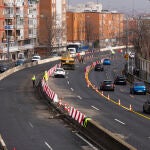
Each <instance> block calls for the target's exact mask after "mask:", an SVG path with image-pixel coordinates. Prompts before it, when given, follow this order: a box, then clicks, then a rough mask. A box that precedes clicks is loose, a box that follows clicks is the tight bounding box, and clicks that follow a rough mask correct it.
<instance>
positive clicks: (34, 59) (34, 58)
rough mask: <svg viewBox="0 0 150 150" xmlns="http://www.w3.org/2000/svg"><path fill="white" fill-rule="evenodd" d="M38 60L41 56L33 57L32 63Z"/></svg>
mask: <svg viewBox="0 0 150 150" xmlns="http://www.w3.org/2000/svg"><path fill="white" fill-rule="evenodd" d="M38 60H41V56H39V55H34V56H33V57H32V62H33V61H38Z"/></svg>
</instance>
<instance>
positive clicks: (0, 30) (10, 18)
mask: <svg viewBox="0 0 150 150" xmlns="http://www.w3.org/2000/svg"><path fill="white" fill-rule="evenodd" d="M0 12H1V13H0V59H6V58H8V56H9V58H10V59H14V60H15V59H17V57H18V53H19V52H23V53H24V54H25V55H26V57H28V56H30V55H32V53H33V49H34V44H35V43H36V36H37V26H36V25H37V13H38V3H37V2H36V1H35V0H34V1H32V0H0Z"/></svg>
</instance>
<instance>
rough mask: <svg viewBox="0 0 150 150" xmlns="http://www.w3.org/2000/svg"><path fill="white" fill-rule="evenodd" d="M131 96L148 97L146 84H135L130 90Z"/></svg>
mask: <svg viewBox="0 0 150 150" xmlns="http://www.w3.org/2000/svg"><path fill="white" fill-rule="evenodd" d="M130 94H144V95H146V86H145V84H144V82H134V83H133V85H132V87H131V88H130Z"/></svg>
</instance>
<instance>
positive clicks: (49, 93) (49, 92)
mask: <svg viewBox="0 0 150 150" xmlns="http://www.w3.org/2000/svg"><path fill="white" fill-rule="evenodd" d="M42 86H43V90H44V91H45V93H46V94H47V96H48V97H49V98H50V99H51V100H53V101H54V102H58V95H57V94H56V93H55V92H54V91H52V90H51V89H50V88H49V86H48V84H47V83H46V82H44V80H42Z"/></svg>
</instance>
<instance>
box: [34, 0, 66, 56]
mask: <svg viewBox="0 0 150 150" xmlns="http://www.w3.org/2000/svg"><path fill="white" fill-rule="evenodd" d="M38 18H39V26H38V43H39V45H38V46H37V47H36V51H38V53H40V54H41V55H44V53H45V54H46V55H50V53H51V52H52V51H55V50H57V51H60V50H63V48H65V46H66V39H67V38H66V0H44V1H39V16H38ZM60 48H61V49H60Z"/></svg>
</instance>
